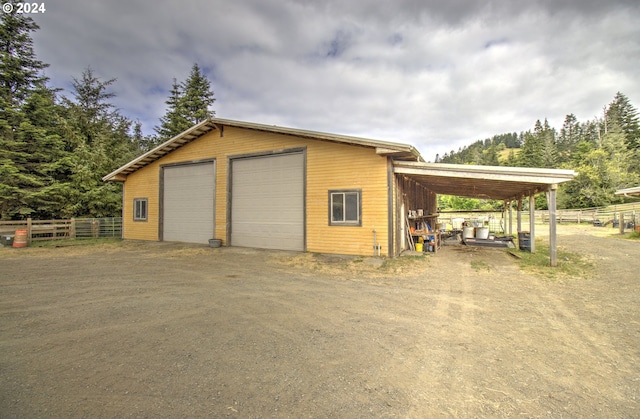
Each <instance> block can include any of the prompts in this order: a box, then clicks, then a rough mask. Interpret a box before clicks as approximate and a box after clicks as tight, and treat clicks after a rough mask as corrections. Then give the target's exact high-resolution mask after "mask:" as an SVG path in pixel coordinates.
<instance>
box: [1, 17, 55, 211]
mask: <svg viewBox="0 0 640 419" xmlns="http://www.w3.org/2000/svg"><path fill="white" fill-rule="evenodd" d="M37 29H38V25H36V23H35V22H34V21H33V20H32V19H31V18H30V17H28V15H24V14H17V13H2V14H1V15H0V218H1V219H10V218H24V217H27V216H29V215H31V214H33V213H34V212H35V211H36V209H34V205H33V202H32V201H33V194H34V192H35V191H37V190H38V188H40V187H41V186H43V184H44V180H43V179H42V178H41V170H40V168H39V167H38V166H39V162H38V157H37V156H40V155H42V152H44V151H45V149H46V147H47V142H46V141H39V140H41V139H42V138H43V136H44V137H46V136H47V135H48V134H47V133H44V132H42V130H40V128H41V127H38V126H37V125H34V121H32V120H31V118H30V115H27V114H25V109H24V107H25V105H28V104H29V103H30V99H31V98H32V96H33V95H34V92H36V91H38V92H39V93H41V94H44V95H45V96H46V95H49V94H50V93H52V92H51V91H49V92H46V91H47V88H46V87H45V83H46V77H45V76H44V75H43V74H42V70H43V69H44V68H46V67H47V65H46V64H44V63H43V62H42V61H39V60H38V59H37V58H36V55H35V52H34V51H33V46H32V45H33V42H32V39H31V32H33V31H35V30H37ZM45 92H46V93H45ZM35 101H37V100H34V101H32V102H31V103H33V102H35ZM47 109H50V108H47ZM40 113H42V112H40ZM31 116H33V115H31ZM36 124H37V123H36ZM43 147H44V149H43ZM34 154H35V156H36V157H34Z"/></svg>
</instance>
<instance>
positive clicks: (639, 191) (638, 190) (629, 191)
mask: <svg viewBox="0 0 640 419" xmlns="http://www.w3.org/2000/svg"><path fill="white" fill-rule="evenodd" d="M615 193H616V195H622V196H629V195H640V186H636V187H634V188H626V189H618V190H617V191H616V192H615Z"/></svg>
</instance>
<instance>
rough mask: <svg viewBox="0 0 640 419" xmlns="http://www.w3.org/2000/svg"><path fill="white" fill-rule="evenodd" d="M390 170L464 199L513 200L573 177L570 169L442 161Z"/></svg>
mask: <svg viewBox="0 0 640 419" xmlns="http://www.w3.org/2000/svg"><path fill="white" fill-rule="evenodd" d="M393 166H394V168H393V170H394V172H395V173H397V174H401V175H404V176H407V177H409V178H412V179H413V180H415V181H416V182H418V183H420V184H422V185H424V186H425V187H426V188H428V189H429V190H431V191H433V192H435V193H437V194H444V195H456V196H463V197H468V198H483V199H499V200H515V199H517V198H520V197H523V196H529V195H532V194H537V193H540V192H545V191H547V190H549V188H551V187H552V185H557V184H559V183H563V182H567V181H570V180H571V179H573V178H574V177H575V176H576V172H574V171H573V170H559V169H539V168H525V167H505V166H476V165H460V164H443V163H423V162H401V161H396V162H394V163H393Z"/></svg>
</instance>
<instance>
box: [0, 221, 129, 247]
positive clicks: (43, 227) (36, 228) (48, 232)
mask: <svg viewBox="0 0 640 419" xmlns="http://www.w3.org/2000/svg"><path fill="white" fill-rule="evenodd" d="M16 230H26V231H27V241H28V242H29V243H31V242H34V241H43V240H63V239H84V238H99V237H117V238H121V237H122V217H112V218H71V219H67V220H32V219H31V218H27V219H26V220H16V221H0V235H1V236H12V235H14V234H15V232H16Z"/></svg>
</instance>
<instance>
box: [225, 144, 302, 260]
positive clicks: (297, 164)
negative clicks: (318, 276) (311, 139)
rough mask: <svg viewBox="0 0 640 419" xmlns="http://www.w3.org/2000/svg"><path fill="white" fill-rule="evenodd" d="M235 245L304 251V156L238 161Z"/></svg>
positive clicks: (233, 206) (235, 171)
mask: <svg viewBox="0 0 640 419" xmlns="http://www.w3.org/2000/svg"><path fill="white" fill-rule="evenodd" d="M231 245H232V246H245V247H258V248H263V249H282V250H304V154H303V153H302V152H300V153H287V154H278V155H270V156H262V157H252V158H242V159H234V160H233V161H232V173H231Z"/></svg>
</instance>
